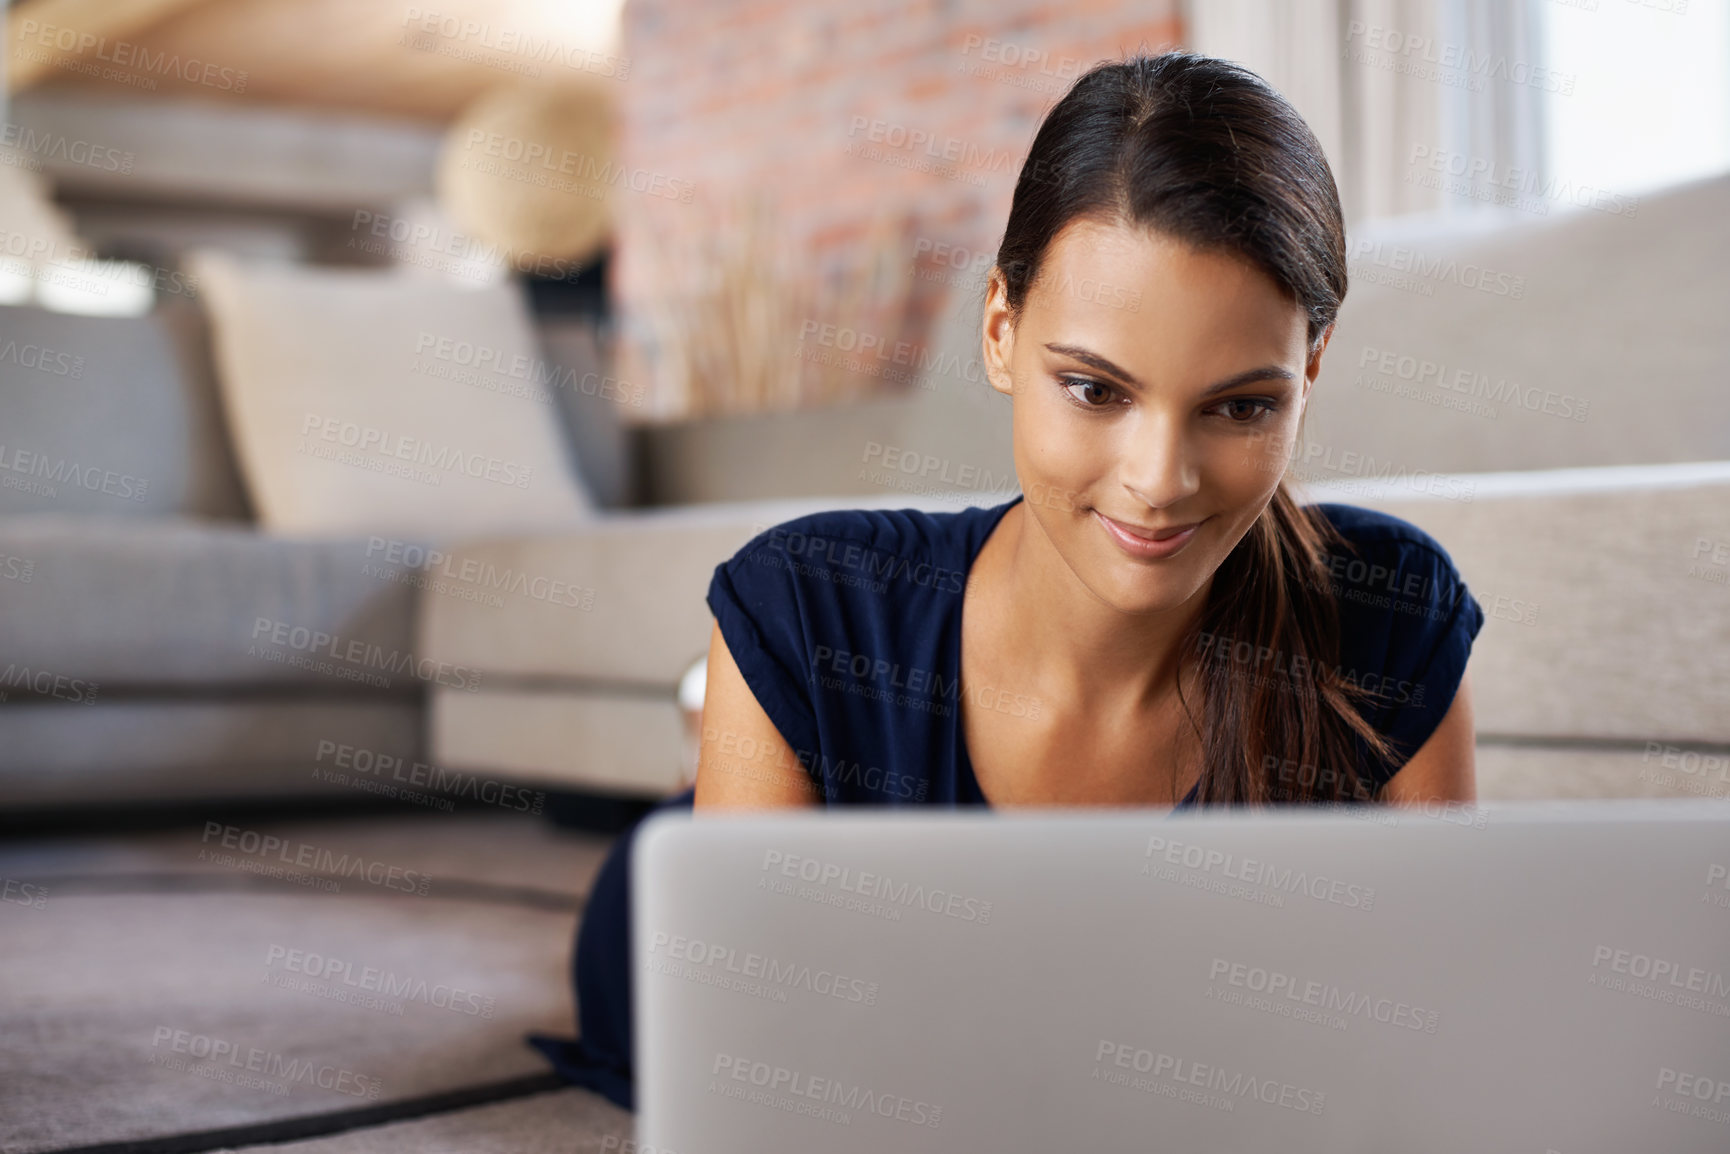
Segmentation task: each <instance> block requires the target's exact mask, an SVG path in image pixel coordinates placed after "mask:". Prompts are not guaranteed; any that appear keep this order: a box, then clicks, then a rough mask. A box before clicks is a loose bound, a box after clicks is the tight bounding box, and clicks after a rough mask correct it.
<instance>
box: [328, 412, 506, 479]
mask: <svg viewBox="0 0 1730 1154" xmlns="http://www.w3.org/2000/svg"><path fill="white" fill-rule="evenodd" d="M300 433H301V436H302V437H303V438H305V437H309V436H313V435H316V436H317V437H318V438H319V439H320V440H323V441H328V442H330V443H332V444H335V445H341V446H342V447H343V448H346V449H353V450H355V451H356V452H359V453H373V454H376V455H377V456H378V457H380V458H386V459H390V460H397V461H410V462H413V463H414V464H416V465H427V466H430V467H432V468H434V469H442V470H444V471H445V472H447V473H461V474H462V475H464V476H467V477H473V478H475V479H476V480H482V479H484V480H488V481H494V482H497V483H498V484H500V485H512V486H514V487H516V488H518V489H526V488H528V487H529V476H530V474H531V473H532V472H533V467H532V466H530V465H523V464H519V463H517V462H515V461H505V460H500V459H499V458H497V457H489V456H486V455H485V454H484V453H475V452H467V451H465V450H462V449H458V448H455V447H453V446H451V445H434V444H432V443H431V442H429V441H423V440H420V439H418V438H415V437H406V436H403V435H402V434H401V433H393V432H390V431H389V430H387V429H379V428H375V427H373V426H372V425H359V424H356V423H355V422H353V421H344V420H340V419H338V418H336V417H321V416H319V415H318V414H317V413H307V414H305V415H304V416H303V417H302V419H301V423H300ZM435 475H436V474H435Z"/></svg>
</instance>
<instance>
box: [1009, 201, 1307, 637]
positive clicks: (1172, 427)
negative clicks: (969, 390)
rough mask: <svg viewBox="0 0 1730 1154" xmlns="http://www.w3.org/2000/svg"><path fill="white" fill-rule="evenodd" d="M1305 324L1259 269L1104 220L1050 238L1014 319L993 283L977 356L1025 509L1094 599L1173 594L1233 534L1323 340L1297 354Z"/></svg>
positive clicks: (1116, 602) (1277, 462)
mask: <svg viewBox="0 0 1730 1154" xmlns="http://www.w3.org/2000/svg"><path fill="white" fill-rule="evenodd" d="M1305 327H1306V318H1305V316H1304V313H1303V310H1302V309H1301V308H1300V307H1299V306H1298V305H1297V304H1296V303H1295V302H1294V301H1292V300H1289V299H1287V298H1286V297H1285V296H1284V295H1283V294H1282V293H1281V292H1280V290H1279V287H1278V286H1277V285H1276V284H1275V283H1274V281H1273V280H1272V279H1271V278H1270V277H1268V276H1267V275H1266V274H1265V273H1263V272H1261V271H1260V270H1259V269H1256V268H1254V267H1253V266H1251V265H1249V264H1247V263H1246V262H1243V261H1241V260H1239V259H1236V258H1234V257H1231V256H1226V255H1222V254H1218V253H1207V252H1202V251H1200V250H1197V249H1194V248H1192V247H1190V246H1189V245H1187V244H1185V243H1183V242H1181V241H1177V240H1174V239H1171V238H1170V237H1167V236H1165V235H1164V234H1161V233H1156V232H1152V231H1149V230H1144V229H1136V228H1130V227H1126V226H1124V225H1120V224H1106V223H1102V222H1098V221H1094V220H1076V221H1072V222H1070V224H1069V225H1068V226H1066V227H1065V228H1064V229H1063V230H1062V231H1061V232H1059V233H1058V234H1057V236H1056V237H1055V238H1053V240H1052V243H1051V245H1050V247H1049V248H1048V250H1047V251H1046V254H1045V258H1044V263H1043V267H1042V268H1041V270H1040V275H1039V278H1038V279H1037V280H1036V281H1035V282H1034V284H1033V285H1032V287H1031V288H1030V289H1029V290H1028V293H1027V297H1026V299H1025V302H1024V306H1023V311H1022V314H1021V319H1020V323H1019V324H1014V325H1012V324H1011V322H1010V319H1009V314H1008V310H1007V307H1006V306H1005V304H1004V301H1003V284H1002V279H1001V277H1000V276H996V275H994V276H993V280H992V285H991V290H990V296H989V299H988V300H987V303H986V308H985V350H984V351H985V364H986V367H987V370H988V373H989V375H990V378H991V382H992V387H994V388H996V389H997V390H998V391H999V392H1002V393H1007V394H1009V395H1011V396H1012V397H1013V398H1014V430H1015V432H1014V436H1015V470H1016V474H1017V477H1018V478H1019V480H1020V482H1021V490H1022V492H1023V493H1024V494H1025V495H1026V502H1025V504H1026V507H1027V509H1026V515H1027V516H1030V517H1032V518H1033V519H1034V520H1035V521H1036V522H1037V523H1038V526H1039V528H1040V530H1042V531H1043V532H1044V534H1045V536H1046V537H1047V538H1049V539H1050V541H1051V543H1052V544H1053V545H1054V546H1055V547H1056V550H1057V552H1058V554H1059V555H1060V556H1061V557H1062V558H1063V560H1064V562H1065V563H1067V565H1068V566H1069V568H1070V570H1071V571H1073V572H1074V574H1075V576H1076V577H1077V578H1079V579H1080V581H1081V582H1082V584H1083V585H1085V586H1086V587H1087V588H1088V589H1090V590H1091V591H1092V592H1093V593H1094V594H1095V595H1096V596H1098V597H1099V598H1100V599H1102V600H1103V601H1105V602H1106V603H1108V604H1110V605H1112V606H1114V607H1116V608H1117V609H1119V610H1122V611H1124V612H1128V613H1142V612H1149V611H1155V610H1162V609H1170V608H1174V607H1176V606H1179V605H1182V604H1184V603H1185V602H1187V601H1188V600H1189V599H1190V598H1191V597H1193V596H1194V595H1195V594H1196V593H1197V592H1198V591H1200V590H1201V589H1202V588H1203V587H1204V586H1205V585H1206V584H1207V582H1208V579H1209V578H1210V577H1211V576H1212V575H1213V573H1214V570H1216V569H1218V568H1219V566H1220V564H1221V562H1223V561H1224V560H1225V558H1226V556H1227V555H1228V554H1230V552H1231V551H1232V549H1233V548H1234V547H1235V546H1236V545H1237V543H1238V541H1239V540H1241V539H1242V537H1243V535H1244V534H1245V533H1247V532H1248V531H1249V528H1250V526H1251V525H1252V524H1254V522H1255V519H1256V518H1257V517H1258V516H1260V515H1261V512H1262V510H1263V509H1264V508H1265V507H1266V506H1267V504H1268V502H1269V501H1270V500H1271V499H1272V498H1273V494H1274V491H1275V490H1276V489H1277V488H1278V486H1279V481H1280V477H1281V476H1282V474H1283V473H1284V471H1285V466H1286V461H1287V459H1288V454H1289V450H1290V446H1291V442H1292V440H1293V439H1294V438H1295V436H1296V434H1297V429H1298V422H1299V419H1300V417H1301V416H1302V413H1303V404H1304V402H1305V400H1306V399H1307V398H1308V395H1309V388H1310V385H1311V384H1312V383H1313V382H1314V380H1315V376H1316V373H1317V371H1319V369H1320V367H1321V351H1322V348H1325V346H1326V344H1327V337H1328V336H1329V335H1331V329H1330V330H1329V331H1328V333H1326V334H1324V336H1323V339H1322V341H1321V346H1322V347H1321V348H1317V349H1316V351H1315V354H1314V355H1313V356H1312V355H1310V354H1309V350H1308V348H1307V347H1306V345H1307V342H1306V332H1305ZM1180 529H1181V530H1183V532H1180V533H1179V532H1175V531H1176V530H1180Z"/></svg>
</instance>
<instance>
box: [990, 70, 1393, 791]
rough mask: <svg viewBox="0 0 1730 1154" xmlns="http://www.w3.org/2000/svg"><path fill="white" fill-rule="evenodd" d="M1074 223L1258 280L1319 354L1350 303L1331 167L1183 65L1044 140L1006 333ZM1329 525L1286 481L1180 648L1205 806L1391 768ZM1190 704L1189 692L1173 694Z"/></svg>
mask: <svg viewBox="0 0 1730 1154" xmlns="http://www.w3.org/2000/svg"><path fill="white" fill-rule="evenodd" d="M1079 218H1092V219H1096V220H1102V221H1109V222H1121V223H1125V224H1130V225H1134V226H1139V227H1144V228H1151V229H1154V230H1156V231H1158V232H1160V233H1162V234H1165V235H1168V236H1171V237H1174V238H1176V239H1179V240H1182V241H1184V242H1186V243H1188V244H1190V245H1192V246H1194V247H1196V248H1198V249H1202V250H1205V251H1211V252H1219V253H1225V254H1229V255H1233V256H1235V257H1237V258H1239V259H1242V260H1246V261H1249V262H1250V263H1251V264H1253V265H1254V266H1255V267H1257V268H1259V269H1261V270H1262V271H1264V272H1265V273H1267V275H1268V276H1270V277H1271V278H1272V279H1273V280H1274V282H1275V283H1276V284H1277V285H1279V287H1280V289H1281V290H1282V291H1283V292H1284V293H1286V295H1287V296H1288V297H1289V298H1291V299H1292V300H1293V301H1295V302H1296V303H1297V304H1299V305H1300V306H1302V308H1303V310H1304V313H1305V315H1306V316H1307V318H1308V347H1309V349H1310V350H1311V351H1313V350H1314V348H1315V346H1316V343H1317V342H1318V341H1319V339H1320V337H1321V334H1322V331H1323V330H1324V329H1326V328H1327V326H1328V325H1330V324H1331V323H1333V320H1334V318H1335V317H1336V316H1337V315H1338V313H1339V308H1340V302H1341V301H1342V300H1343V299H1344V298H1345V295H1346V238H1345V222H1344V217H1343V215H1342V213H1341V211H1340V201H1339V191H1338V189H1337V188H1336V187H1335V185H1334V178H1333V172H1332V171H1331V170H1330V169H1329V168H1328V163H1327V159H1326V157H1325V156H1324V155H1323V153H1322V148H1321V145H1320V143H1319V142H1317V140H1316V138H1315V134H1314V133H1312V132H1311V131H1310V129H1309V126H1308V125H1306V124H1305V123H1304V121H1303V118H1302V117H1300V116H1299V115H1298V113H1297V110H1296V109H1294V108H1293V107H1292V106H1291V104H1290V103H1289V102H1287V101H1286V99H1285V98H1284V97H1283V96H1281V95H1280V94H1279V93H1278V92H1277V91H1275V90H1274V89H1273V88H1272V87H1271V86H1270V85H1268V84H1267V82H1266V81H1264V80H1262V79H1261V78H1260V77H1259V76H1257V75H1255V73H1253V72H1250V71H1249V70H1247V69H1245V68H1242V67H1240V66H1238V65H1235V64H1231V63H1228V62H1226V61H1224V60H1217V59H1214V58H1212V57H1208V56H1200V55H1197V54H1194V53H1188V52H1167V53H1162V54H1160V55H1157V56H1135V57H1132V58H1130V59H1128V60H1123V61H1110V62H1106V63H1102V64H1099V65H1096V66H1095V67H1093V68H1092V69H1090V70H1088V71H1087V72H1085V73H1083V74H1082V75H1081V76H1080V77H1078V78H1077V79H1076V81H1075V83H1074V84H1073V85H1072V86H1071V87H1070V89H1069V91H1068V92H1067V93H1066V94H1065V95H1064V96H1063V98H1062V99H1061V100H1059V101H1058V102H1057V104H1056V105H1055V106H1053V108H1052V109H1051V111H1050V112H1049V113H1047V114H1046V117H1045V120H1044V122H1043V123H1042V124H1041V125H1040V127H1039V132H1038V133H1037V134H1036V135H1035V137H1034V140H1033V146H1032V148H1031V149H1030V151H1029V152H1028V156H1027V160H1026V161H1025V162H1024V163H1023V165H1022V168H1021V174H1020V177H1019V178H1018V179H1017V181H1016V185H1015V198H1014V201H1013V203H1012V205H1011V207H1010V210H1009V221H1008V224H1007V225H1006V226H1005V228H1004V233H1003V242H1002V244H1001V245H1000V246H999V248H998V250H997V269H998V270H1000V271H1001V273H1002V276H1003V279H1004V282H1005V299H1006V305H1007V307H1008V310H1009V313H1010V316H1011V318H1013V319H1016V320H1019V318H1020V315H1021V310H1022V307H1023V305H1024V304H1025V302H1026V299H1027V293H1028V290H1029V289H1030V288H1031V286H1032V284H1033V282H1034V280H1035V279H1036V278H1037V276H1038V274H1039V268H1040V262H1041V260H1042V259H1043V258H1044V255H1045V252H1046V249H1047V247H1048V246H1049V245H1050V243H1051V240H1052V238H1053V237H1055V236H1056V235H1057V233H1058V232H1059V231H1060V230H1061V229H1062V228H1063V227H1064V226H1065V225H1067V224H1068V223H1070V222H1071V221H1073V220H1076V219H1079ZM1349 548H1350V546H1349V544H1348V543H1347V542H1345V540H1344V538H1342V537H1341V536H1340V535H1339V533H1338V532H1337V530H1335V529H1334V527H1333V524H1332V523H1331V522H1330V521H1328V519H1327V518H1326V517H1325V516H1323V515H1322V514H1321V513H1320V512H1319V511H1317V510H1315V509H1314V508H1313V507H1308V506H1300V505H1299V504H1298V503H1297V501H1296V499H1295V498H1294V497H1293V496H1292V495H1291V493H1290V492H1289V491H1288V490H1287V488H1286V483H1285V481H1284V480H1283V479H1282V480H1281V482H1280V485H1279V488H1278V489H1277V490H1276V491H1275V493H1274V496H1273V499H1272V501H1270V502H1269V504H1268V506H1267V508H1266V509H1265V510H1263V512H1262V515H1261V516H1260V517H1258V518H1257V519H1256V521H1255V524H1254V525H1252V526H1251V527H1250V530H1249V532H1248V533H1246V534H1245V535H1244V537H1243V540H1241V541H1240V542H1238V545H1237V548H1236V549H1234V550H1233V551H1232V552H1231V554H1230V555H1229V556H1227V557H1226V559H1225V561H1224V562H1222V563H1221V564H1220V567H1219V569H1218V571H1217V572H1216V573H1215V575H1214V580H1213V586H1212V588H1211V590H1210V591H1209V594H1208V601H1207V604H1206V606H1205V607H1204V608H1203V611H1202V613H1201V614H1200V615H1199V616H1198V618H1197V619H1196V621H1195V622H1194V623H1193V624H1192V625H1191V627H1190V629H1189V631H1188V633H1187V634H1186V636H1185V637H1184V639H1183V642H1182V644H1183V646H1184V651H1185V653H1186V655H1192V656H1193V657H1194V659H1195V660H1196V662H1197V667H1198V669H1199V673H1200V682H1201V685H1202V692H1203V697H1204V700H1203V702H1202V712H1203V716H1202V718H1201V719H1199V720H1198V719H1197V718H1196V716H1195V714H1194V712H1193V711H1192V710H1191V709H1190V703H1189V702H1188V701H1187V700H1184V703H1183V704H1184V709H1185V712H1186V713H1187V714H1188V716H1189V719H1190V723H1191V725H1192V726H1193V727H1194V728H1195V730H1196V735H1197V737H1198V738H1199V739H1200V741H1201V746H1202V757H1203V763H1202V770H1201V780H1200V782H1199V784H1198V785H1197V788H1196V800H1197V801H1198V802H1201V803H1204V804H1205V803H1213V804H1227V805H1234V804H1235V805H1242V804H1266V803H1275V802H1302V801H1328V800H1348V799H1350V800H1361V799H1363V798H1365V797H1367V796H1368V794H1369V791H1368V790H1367V789H1366V788H1365V787H1364V785H1363V784H1362V776H1361V774H1360V773H1359V767H1360V764H1362V763H1363V762H1364V761H1365V760H1366V759H1369V758H1382V759H1386V758H1389V757H1390V756H1391V750H1390V748H1389V746H1388V744H1387V742H1386V740H1385V739H1384V738H1383V737H1382V736H1381V735H1380V734H1379V733H1377V732H1376V731H1375V729H1374V727H1372V726H1371V725H1370V724H1369V723H1368V722H1367V721H1366V720H1364V718H1363V716H1362V714H1361V713H1360V712H1359V709H1358V704H1359V703H1361V702H1366V701H1369V700H1373V699H1374V698H1375V696H1376V695H1375V694H1374V693H1372V692H1371V691H1370V690H1368V689H1366V688H1364V687H1362V686H1360V685H1358V684H1357V682H1356V677H1355V674H1352V673H1349V672H1348V673H1342V671H1341V670H1340V669H1339V651H1340V644H1339V612H1338V604H1337V602H1336V600H1335V594H1334V592H1333V588H1332V585H1331V583H1330V573H1329V569H1328V567H1327V565H1326V563H1325V561H1324V557H1325V554H1326V552H1327V551H1328V550H1336V551H1340V550H1349ZM1178 684H1179V688H1180V690H1181V686H1182V679H1181V678H1180V679H1179V683H1178Z"/></svg>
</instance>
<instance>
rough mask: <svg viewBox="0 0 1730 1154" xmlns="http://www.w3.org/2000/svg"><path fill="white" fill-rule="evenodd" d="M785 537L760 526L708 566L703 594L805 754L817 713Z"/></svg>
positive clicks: (781, 726)
mask: <svg viewBox="0 0 1730 1154" xmlns="http://www.w3.org/2000/svg"><path fill="white" fill-rule="evenodd" d="M785 540H786V538H785V536H784V535H782V534H777V533H776V532H775V531H774V530H770V531H767V532H764V533H760V534H758V535H757V536H756V537H754V538H752V539H751V540H750V541H749V542H747V543H746V544H745V546H744V547H743V548H741V549H740V550H739V551H738V552H737V553H735V554H734V555H733V556H732V557H730V558H729V559H727V560H726V561H723V562H722V563H721V564H719V565H717V566H715V574H714V576H713V577H712V578H711V579H710V581H709V593H708V597H707V598H706V600H707V601H708V605H709V611H710V612H712V613H713V614H714V615H715V622H716V624H717V625H718V626H719V628H720V630H721V636H722V638H724V639H725V640H726V642H727V650H728V652H729V653H731V654H732V655H733V661H734V663H735V664H736V665H738V667H739V672H740V674H741V675H743V676H744V678H745V684H746V685H748V686H750V687H751V692H752V693H753V694H754V695H756V698H757V702H758V704H759V705H761V706H762V707H763V712H764V713H766V714H768V715H769V720H770V721H772V722H774V723H775V728H776V729H778V730H780V732H781V736H782V738H784V739H785V740H786V742H787V744H788V745H789V746H791V747H792V748H793V752H794V753H795V755H797V756H799V757H800V759H801V760H805V759H807V758H809V757H811V756H813V754H814V753H815V751H816V750H817V749H818V734H817V718H816V712H815V710H814V709H813V708H812V703H811V687H810V681H809V679H808V677H807V676H806V674H805V669H806V666H807V664H808V661H807V658H806V648H805V636H806V630H805V622H804V612H805V607H806V606H805V598H804V597H803V596H802V591H801V589H800V587H799V585H800V583H799V581H798V579H797V571H796V569H795V565H796V564H797V563H798V561H797V559H796V558H794V557H792V556H790V555H789V554H788V551H787V549H786V546H785ZM808 769H809V766H808V765H807V770H808Z"/></svg>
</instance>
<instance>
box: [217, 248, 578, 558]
mask: <svg viewBox="0 0 1730 1154" xmlns="http://www.w3.org/2000/svg"><path fill="white" fill-rule="evenodd" d="M190 264H191V266H192V270H193V272H194V274H195V275H196V276H197V278H198V280H199V284H200V296H201V297H202V298H203V300H204V302H205V305H206V308H207V309H208V311H209V314H210V319H211V330H212V341H213V345H214V354H215V361H216V366H217V371H218V375H219V376H220V378H221V390H222V398H223V404H224V409H225V410H226V416H227V420H228V425H229V429H230V431H231V433H232V435H233V439H234V442H235V451H236V454H237V456H238V458H239V461H240V467H241V471H242V472H243V473H244V474H245V477H246V483H247V487H248V490H249V491H250V493H251V495H252V501H253V506H254V508H256V509H257V511H258V519H259V522H260V523H261V525H263V526H264V527H265V528H266V529H270V530H273V531H276V532H283V533H320V534H327V533H329V534H334V533H395V534H402V535H404V536H415V537H420V538H422V539H438V538H447V537H450V536H453V535H463V536H468V535H477V534H480V535H485V534H492V533H508V532H534V531H546V530H557V529H564V528H570V527H572V526H574V525H578V524H580V523H582V522H584V521H586V520H588V519H589V517H590V516H591V515H592V513H593V511H594V504H593V502H592V500H591V499H590V497H589V495H588V493H587V492H586V491H585V490H584V489H583V487H582V484H581V482H580V481H579V480H578V477H577V474H576V463H575V461H574V460H572V459H571V450H570V448H569V447H568V446H567V444H566V443H565V440H564V438H563V436H562V434H561V431H560V429H559V425H558V417H557V412H556V410H555V409H554V407H553V405H552V403H551V402H552V397H551V393H550V391H549V385H548V382H549V381H552V382H554V383H557V381H558V370H557V369H556V368H553V367H551V366H549V365H548V364H547V363H546V362H545V361H544V360H543V359H542V356H541V352H540V348H539V345H538V343H537V342H536V339H535V333H534V329H533V326H532V325H531V323H530V321H529V315H528V310H527V306H526V304H525V302H524V300H523V297H522V294H521V290H520V289H519V288H518V287H517V286H516V285H515V284H514V283H510V282H506V283H502V284H498V285H493V286H490V287H485V288H480V287H469V286H464V285H454V284H445V283H440V282H438V281H434V280H429V279H427V278H424V277H418V276H413V275H410V274H408V273H402V272H392V271H374V270H371V269H333V268H314V267H307V266H296V265H275V264H248V263H242V262H240V261H238V260H236V259H235V258H233V257H231V256H228V255H227V254H224V253H219V252H215V251H211V250H204V251H200V252H198V253H195V254H193V256H192V257H191V259H190Z"/></svg>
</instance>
